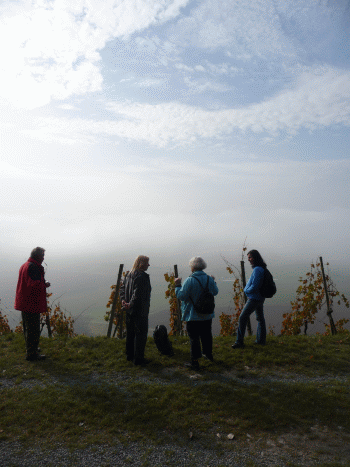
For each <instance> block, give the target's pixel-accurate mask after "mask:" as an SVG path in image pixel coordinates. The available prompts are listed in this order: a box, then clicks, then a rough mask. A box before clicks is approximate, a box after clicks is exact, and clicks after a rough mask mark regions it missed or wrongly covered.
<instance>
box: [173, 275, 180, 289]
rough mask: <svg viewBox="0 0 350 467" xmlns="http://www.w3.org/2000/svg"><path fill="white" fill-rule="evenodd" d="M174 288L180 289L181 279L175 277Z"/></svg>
mask: <svg viewBox="0 0 350 467" xmlns="http://www.w3.org/2000/svg"><path fill="white" fill-rule="evenodd" d="M174 283H175V287H180V286H181V277H175V281H174Z"/></svg>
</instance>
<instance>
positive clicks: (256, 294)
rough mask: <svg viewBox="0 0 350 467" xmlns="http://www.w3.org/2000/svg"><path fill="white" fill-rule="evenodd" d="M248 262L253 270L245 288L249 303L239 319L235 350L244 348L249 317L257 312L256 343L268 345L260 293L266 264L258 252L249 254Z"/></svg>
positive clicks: (233, 346) (263, 299)
mask: <svg viewBox="0 0 350 467" xmlns="http://www.w3.org/2000/svg"><path fill="white" fill-rule="evenodd" d="M247 256H248V261H249V263H250V264H251V266H252V268H253V272H252V275H251V276H250V278H249V281H248V283H247V285H246V286H245V287H244V293H245V294H246V296H247V299H248V300H247V303H246V304H245V307H244V308H243V311H242V313H241V315H240V317H239V322H238V329H237V340H236V342H235V343H234V344H233V345H232V348H233V349H239V348H243V347H244V334H245V330H246V327H247V323H248V319H249V316H250V315H251V314H252V313H253V311H255V316H256V319H257V321H258V327H257V331H256V343H257V344H260V345H265V344H266V323H265V317H264V301H265V298H264V297H262V295H261V293H260V288H261V286H262V282H263V279H264V273H265V269H266V263H265V262H264V260H263V259H262V257H261V255H260V253H259V252H258V251H257V250H251V251H249V252H248V255H247Z"/></svg>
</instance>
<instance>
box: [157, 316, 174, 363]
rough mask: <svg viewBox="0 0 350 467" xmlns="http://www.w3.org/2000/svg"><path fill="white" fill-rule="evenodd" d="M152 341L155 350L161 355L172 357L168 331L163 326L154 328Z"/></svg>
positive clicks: (172, 352)
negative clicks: (155, 347)
mask: <svg viewBox="0 0 350 467" xmlns="http://www.w3.org/2000/svg"><path fill="white" fill-rule="evenodd" d="M153 339H154V343H155V344H156V346H157V349H158V350H159V352H160V353H161V354H163V355H168V356H169V357H172V356H173V355H174V351H173V346H172V345H171V342H170V340H169V337H168V331H167V329H166V327H165V326H164V324H161V325H160V326H156V328H155V330H154V331H153Z"/></svg>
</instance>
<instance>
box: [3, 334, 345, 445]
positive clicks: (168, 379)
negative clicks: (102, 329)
mask: <svg viewBox="0 0 350 467" xmlns="http://www.w3.org/2000/svg"><path fill="white" fill-rule="evenodd" d="M172 342H173V347H174V351H175V357H174V358H169V357H165V356H161V355H159V353H158V351H157V350H156V347H155V345H154V343H153V342H152V339H149V342H148V344H147V347H146V355H147V357H149V358H151V359H152V363H151V364H150V365H148V366H147V367H145V368H141V367H135V366H134V365H133V364H132V363H130V362H127V361H126V358H125V355H124V346H125V342H124V341H119V340H116V339H107V338H105V337H95V338H88V337H84V336H78V337H76V338H70V339H64V338H57V339H55V338H53V339H48V338H42V339H41V341H40V345H41V349H42V353H46V354H47V355H48V356H49V358H48V359H47V360H45V361H43V362H27V361H26V360H25V359H24V343H23V336H21V335H16V334H10V335H5V336H1V337H0V440H13V439H18V440H20V441H21V442H24V443H25V442H33V441H38V440H40V443H41V445H42V443H43V441H44V440H45V442H46V443H47V445H48V446H49V445H52V443H64V444H65V445H68V446H72V447H73V446H74V447H77V446H84V445H87V444H94V443H106V442H111V441H112V440H114V439H118V440H119V441H122V442H126V441H130V440H148V439H151V440H152V441H153V442H154V443H163V442H167V441H174V439H175V440H176V441H177V442H178V443H184V442H188V439H189V433H190V432H192V433H193V436H194V437H195V438H196V439H202V440H203V442H204V443H206V442H207V441H208V440H211V443H212V444H213V445H214V444H215V446H217V447H218V448H220V446H222V445H223V443H225V442H226V444H227V441H226V440H227V434H228V433H234V434H235V439H239V438H241V439H243V438H245V437H246V433H250V434H251V435H252V436H254V435H259V436H260V435H261V434H268V436H277V435H278V434H279V433H282V432H286V431H288V430H296V431H298V432H303V433H305V432H309V431H310V429H311V427H313V426H314V425H320V426H326V427H329V429H333V430H339V429H340V428H339V427H341V432H342V436H344V437H347V439H348V440H349V439H350V420H349V417H348V413H349V412H350V393H349V355H350V352H349V351H350V339H349V337H346V336H334V337H332V336H330V337H304V336H298V337H284V338H280V337H269V338H268V345H266V346H265V347H260V346H255V345H254V344H253V338H248V339H247V340H246V347H245V348H244V349H239V350H232V349H231V344H232V343H233V339H232V338H221V337H218V338H215V339H214V357H215V359H216V363H214V364H213V363H211V362H209V361H205V362H202V361H201V364H202V363H203V364H202V370H201V371H200V372H199V375H198V374H196V373H194V372H192V371H190V370H186V369H185V368H184V366H183V363H184V362H185V361H188V359H189V341H188V339H187V338H178V339H174V338H173V339H172ZM203 360H204V359H203ZM291 374H293V375H299V376H301V377H302V382H299V383H293V384H289V383H288V382H285V381H283V382H281V381H277V380H276V381H275V380H274V379H273V378H272V380H271V378H270V379H269V378H268V377H273V376H276V375H279V376H287V377H288V376H289V375H291ZM324 375H327V377H328V379H327V380H326V381H323V380H322V382H320V381H317V380H315V379H314V378H315V377H322V376H324ZM337 376H342V377H343V379H342V380H341V381H339V380H336V379H335V378H336V377H337ZM310 378H311V381H310ZM329 378H330V379H329ZM299 379H300V378H299ZM9 380H10V381H11V382H12V383H14V384H13V385H12V387H10V388H8V387H6V384H2V383H5V381H7V382H8V381H9ZM28 383H31V386H29V387H26V384H28ZM217 433H220V434H221V435H222V436H221V438H220V439H219V438H217V436H216V434H217ZM314 436H315V435H314ZM214 439H215V443H214V442H213V440H214Z"/></svg>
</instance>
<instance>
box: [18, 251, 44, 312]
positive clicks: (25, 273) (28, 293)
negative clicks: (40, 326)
mask: <svg viewBox="0 0 350 467" xmlns="http://www.w3.org/2000/svg"><path fill="white" fill-rule="evenodd" d="M46 308H47V303H46V285H45V277H44V268H43V267H42V265H41V264H40V263H39V262H38V261H36V260H35V259H33V258H29V259H28V261H27V262H26V263H24V264H23V265H22V266H21V267H20V270H19V276H18V282H17V289H16V298H15V310H20V311H25V312H29V313H45V312H46Z"/></svg>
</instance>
